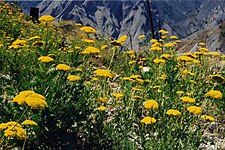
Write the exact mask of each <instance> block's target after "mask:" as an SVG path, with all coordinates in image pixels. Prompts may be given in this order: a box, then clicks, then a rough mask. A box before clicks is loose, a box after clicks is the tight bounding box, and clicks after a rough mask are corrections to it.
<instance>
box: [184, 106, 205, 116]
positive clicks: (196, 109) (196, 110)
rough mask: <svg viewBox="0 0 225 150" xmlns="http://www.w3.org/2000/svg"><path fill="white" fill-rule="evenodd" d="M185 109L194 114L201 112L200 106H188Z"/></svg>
mask: <svg viewBox="0 0 225 150" xmlns="http://www.w3.org/2000/svg"><path fill="white" fill-rule="evenodd" d="M187 110H188V111H189V112H190V113H193V114H195V115H198V114H200V113H202V108H201V107H197V106H190V107H188V108H187Z"/></svg>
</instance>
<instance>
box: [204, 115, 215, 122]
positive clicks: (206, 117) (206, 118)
mask: <svg viewBox="0 0 225 150" xmlns="http://www.w3.org/2000/svg"><path fill="white" fill-rule="evenodd" d="M201 118H202V119H204V120H209V121H215V119H214V118H213V117H212V116H207V115H202V116H201Z"/></svg>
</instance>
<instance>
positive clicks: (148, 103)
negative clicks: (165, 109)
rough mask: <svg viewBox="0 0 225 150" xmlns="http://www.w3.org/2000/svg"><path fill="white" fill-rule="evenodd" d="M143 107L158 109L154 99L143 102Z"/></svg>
mask: <svg viewBox="0 0 225 150" xmlns="http://www.w3.org/2000/svg"><path fill="white" fill-rule="evenodd" d="M144 107H145V108H146V109H158V108H159V104H158V102H156V101H155V100H148V101H145V102H144Z"/></svg>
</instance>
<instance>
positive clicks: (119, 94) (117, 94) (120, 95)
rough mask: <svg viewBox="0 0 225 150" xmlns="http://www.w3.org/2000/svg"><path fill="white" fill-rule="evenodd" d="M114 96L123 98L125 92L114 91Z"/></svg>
mask: <svg viewBox="0 0 225 150" xmlns="http://www.w3.org/2000/svg"><path fill="white" fill-rule="evenodd" d="M113 96H114V97H115V98H117V99H119V98H123V97H124V94H122V93H113Z"/></svg>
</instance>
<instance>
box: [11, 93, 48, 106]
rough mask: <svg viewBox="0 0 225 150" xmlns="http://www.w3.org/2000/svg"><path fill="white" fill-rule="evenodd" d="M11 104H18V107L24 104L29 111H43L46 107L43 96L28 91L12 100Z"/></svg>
mask: <svg viewBox="0 0 225 150" xmlns="http://www.w3.org/2000/svg"><path fill="white" fill-rule="evenodd" d="M13 102H16V103H18V105H22V104H24V103H26V104H27V105H28V106H30V107H31V109H38V108H41V109H43V108H44V107H47V106H48V105H47V102H46V101H45V97H44V96H42V95H40V94H37V93H35V92H34V91H29V90H28V91H22V92H20V93H19V94H18V95H16V96H15V97H14V98H13Z"/></svg>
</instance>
